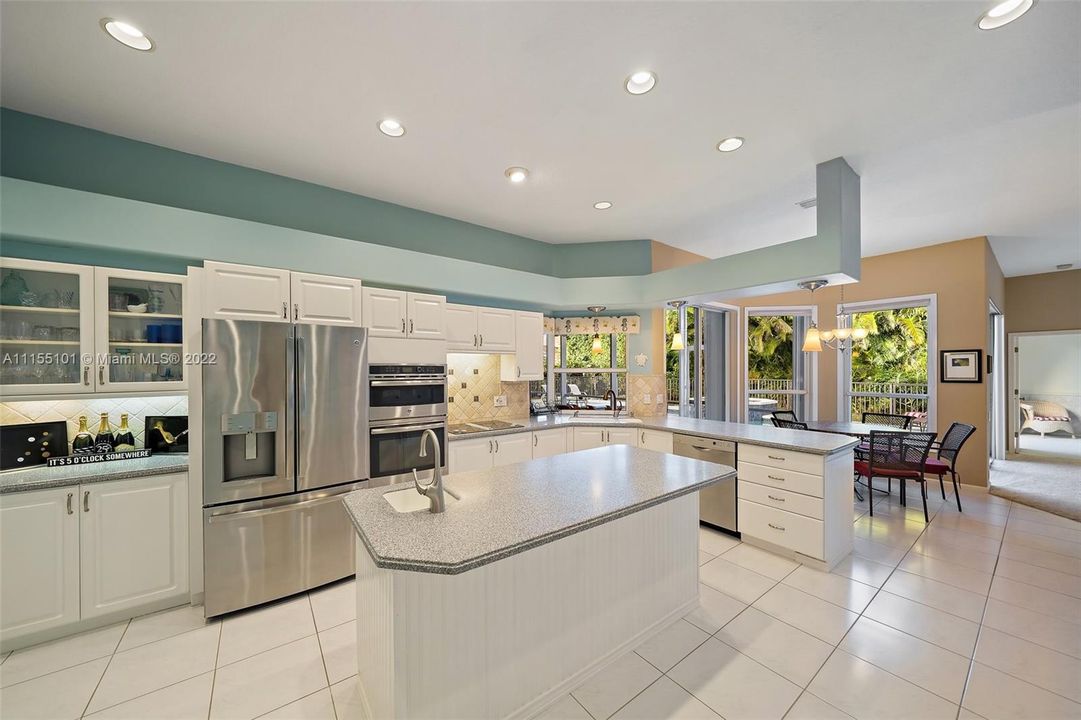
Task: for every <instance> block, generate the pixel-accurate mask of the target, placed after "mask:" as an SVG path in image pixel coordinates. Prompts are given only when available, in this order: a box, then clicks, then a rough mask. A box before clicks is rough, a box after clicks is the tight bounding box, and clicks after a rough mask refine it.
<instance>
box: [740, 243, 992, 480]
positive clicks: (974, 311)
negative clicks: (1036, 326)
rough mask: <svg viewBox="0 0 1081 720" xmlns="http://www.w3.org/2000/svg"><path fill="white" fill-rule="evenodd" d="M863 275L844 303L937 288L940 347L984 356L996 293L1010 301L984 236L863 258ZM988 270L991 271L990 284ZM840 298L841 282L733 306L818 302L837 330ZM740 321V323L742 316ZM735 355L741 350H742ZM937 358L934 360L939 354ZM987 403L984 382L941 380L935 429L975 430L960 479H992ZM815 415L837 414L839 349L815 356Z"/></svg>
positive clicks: (824, 322)
mask: <svg viewBox="0 0 1081 720" xmlns="http://www.w3.org/2000/svg"><path fill="white" fill-rule="evenodd" d="M988 255H992V257H991V258H988ZM996 271H997V276H995V272H996ZM861 273H862V279H861V281H860V282H859V283H854V284H851V285H846V286H845V291H844V292H845V301H846V302H852V301H862V300H881V299H884V298H893V297H906V296H911V295H926V294H930V293H934V294H936V295H937V298H938V335H937V338H938V349H939V350H963V349H972V348H982V349H983V351H984V353H985V354H986V352H987V347H988V334H989V331H988V306H987V300H988V297H989V296H992V294H993V295H997V296H998V297H999V300H1001V301H1002V303H1005V299H1004V297H1003V296H1004V289H1003V283H1002V281H1001V279H1000V278H1001V271H999V270H998V263H997V261H996V260H995V259H994V258H993V253H992V252H991V248H990V245H989V244H988V243H987V239H986V238H982V237H979V238H969V239H967V240H958V241H956V242H949V243H944V244H941V245H932V246H930V247H923V248H917V249H915V250H907V251H905V252H899V253H891V254H888V255H878V256H875V257H868V258H864V259H863V261H862V264H861ZM989 275H992V276H994V277H991V278H990V282H989V278H988V276H989ZM840 296H841V290H840V287H827V288H823V289H821V290H819V291H818V292H816V293H815V294H814V296H813V298H812V296H811V295H810V294H809V293H807V292H802V291H800V292H792V293H783V294H778V295H766V296H760V297H754V298H741V299H739V300H735V301H732V304H734V305H739V306H740V307H749V306H769V305H811V304H817V305H818V323H819V326H820V327H834V326H835V322H836V321H835V320H834V316H835V314H836V312H837V303H838V302H839V300H840ZM999 306H1000V307H1002V304H1000V305H999ZM1007 317H1008V315H1007ZM740 324H741V327H742V325H743V323H742V319H741V323H740ZM737 352H738V353H742V347H740V348H739V350H738V351H737ZM733 359H734V360H737V362H738V367H739V368H740V372H739V373H738V377H736V378H734V379H733V386H732V392H733V393H734V397H738V398H742V397H743V388H742V387H741V385H742V381H743V378H742V372H743V370H742V367H743V358H742V357H738V358H733ZM933 361H934V362H936V363H937V362H938V358H937V357H936V358H933ZM733 366H736V365H735V364H733ZM987 403H988V401H987V387H986V384H985V383H981V384H978V385H976V384H958V383H939V386H938V407H937V416H936V429H937V430H938V432H939V433H942V432H944V431H945V430H946V428H947V427H949V424H950V422H952V421H959V422H966V423H971V424H972V425H975V426H976V428H977V430H976V434H975V435H974V436H973V437H972V438H971V439H970V440H969V441H968V444H967V445H966V447H965V451H964V453H963V454H962V456H961V461H960V473H961V477H962V480H963V482H965V483H969V484H974V485H986V484H987V453H986V448H987V443H988V438H987ZM818 417H819V419H822V420H832V419H836V417H837V352H836V351H834V350H829V349H826V350H823V352H822V353H821V354H820V355H819V358H818Z"/></svg>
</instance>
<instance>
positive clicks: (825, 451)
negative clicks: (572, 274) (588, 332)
mask: <svg viewBox="0 0 1081 720" xmlns="http://www.w3.org/2000/svg"><path fill="white" fill-rule="evenodd" d="M639 419H640V420H641V421H642V422H629V423H628V422H622V423H621V422H612V420H611V419H609V418H606V417H596V416H586V417H577V418H572V417H570V416H569V415H531V416H529V417H528V418H509V419H508V421H509V422H514V423H518V424H519V425H522V427H519V428H509V429H505V430H490V431H485V432H475V433H469V434H468V435H451V436H450V437H449V440H450V442H454V441H456V440H468V439H473V438H486V437H494V436H498V435H509V434H513V433H520V432H531V431H533V430H547V429H550V428H560V427H629V428H642V429H646V430H667V431H669V432H678V433H687V434H689V435H698V436H701V437H708V438H712V439H714V440H731V441H733V442H737V443H746V444H748V445H761V446H763V447H772V448H778V449H781V450H799V451H801V452H807V453H812V454H814V455H832V454H834V453H838V452H843V451H845V450H848V449H850V448H853V447H855V446H856V445H858V444H859V440H857V439H856V438H853V437H849V436H847V435H835V434H833V433H823V432H811V431H809V430H786V429H784V428H778V427H769V426H768V425H750V424H748V423H733V422H722V421H719V420H699V419H697V418H686V417H678V416H672V415H661V416H657V417H644V418H635V420H636V421H637V420H639Z"/></svg>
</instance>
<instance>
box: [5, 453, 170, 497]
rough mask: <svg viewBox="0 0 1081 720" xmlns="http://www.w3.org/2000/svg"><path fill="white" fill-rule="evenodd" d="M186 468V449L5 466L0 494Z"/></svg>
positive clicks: (162, 472) (157, 473) (158, 473)
mask: <svg viewBox="0 0 1081 720" xmlns="http://www.w3.org/2000/svg"><path fill="white" fill-rule="evenodd" d="M187 469H188V456H187V454H185V453H168V454H165V455H151V456H150V457H148V458H137V459H135V460H116V461H114V462H103V463H91V464H89V465H67V466H64V467H52V468H51V467H45V466H44V465H40V466H38V467H32V468H26V469H25V470H5V471H4V472H0V495H3V494H6V493H17V492H29V491H30V490H44V489H46V488H58V487H68V486H71V485H86V484H88V483H97V482H107V481H109V480H124V479H125V478H133V477H144V476H146V475H166V474H168V473H175V472H186V471H187Z"/></svg>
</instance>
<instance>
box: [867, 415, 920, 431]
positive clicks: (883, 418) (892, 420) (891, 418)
mask: <svg viewBox="0 0 1081 720" xmlns="http://www.w3.org/2000/svg"><path fill="white" fill-rule="evenodd" d="M861 422H865V423H868V424H870V425H889V426H890V427H895V428H901V429H902V430H908V429H909V428H910V427H912V416H911V415H890V414H889V413H877V412H865V413H864V414H863V418H862V419H861Z"/></svg>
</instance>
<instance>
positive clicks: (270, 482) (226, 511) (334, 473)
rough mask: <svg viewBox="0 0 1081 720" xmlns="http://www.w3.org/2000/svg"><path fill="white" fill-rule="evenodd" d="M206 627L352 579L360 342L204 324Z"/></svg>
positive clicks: (279, 327) (356, 334) (362, 387)
mask: <svg viewBox="0 0 1081 720" xmlns="http://www.w3.org/2000/svg"><path fill="white" fill-rule="evenodd" d="M203 352H204V353H205V354H206V355H207V357H208V360H210V362H208V363H207V364H204V365H203V366H202V383H203V390H202V401H203V402H202V405H203V568H204V586H205V587H204V589H205V596H206V599H205V608H206V615H207V617H211V616H215V615H221V614H222V613H227V612H231V611H233V610H239V609H241V608H246V607H250V606H252V605H258V604H260V603H263V602H267V601H269V600H274V599H276V598H281V597H286V596H288V595H292V594H294V593H298V592H302V591H304V590H308V589H310V588H313V587H317V586H319V585H323V584H325V583H328V582H332V581H334V580H337V579H339V578H343V577H346V576H348V575H352V574H353V573H354V572H355V571H356V567H355V564H354V549H353V548H354V530H353V527H352V525H351V524H350V522H349V519H348V517H347V515H346V513H345V509H344V507H342V504H341V502H340V500H341V495H343V494H344V493H347V492H350V491H352V490H354V489H358V488H361V487H366V485H367V479H368V377H367V374H368V362H367V360H368V358H367V352H368V331H367V330H365V329H362V328H353V327H340V326H332V325H300V324H297V325H293V324H290V323H270V322H257V321H247V320H210V319H206V320H203Z"/></svg>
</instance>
